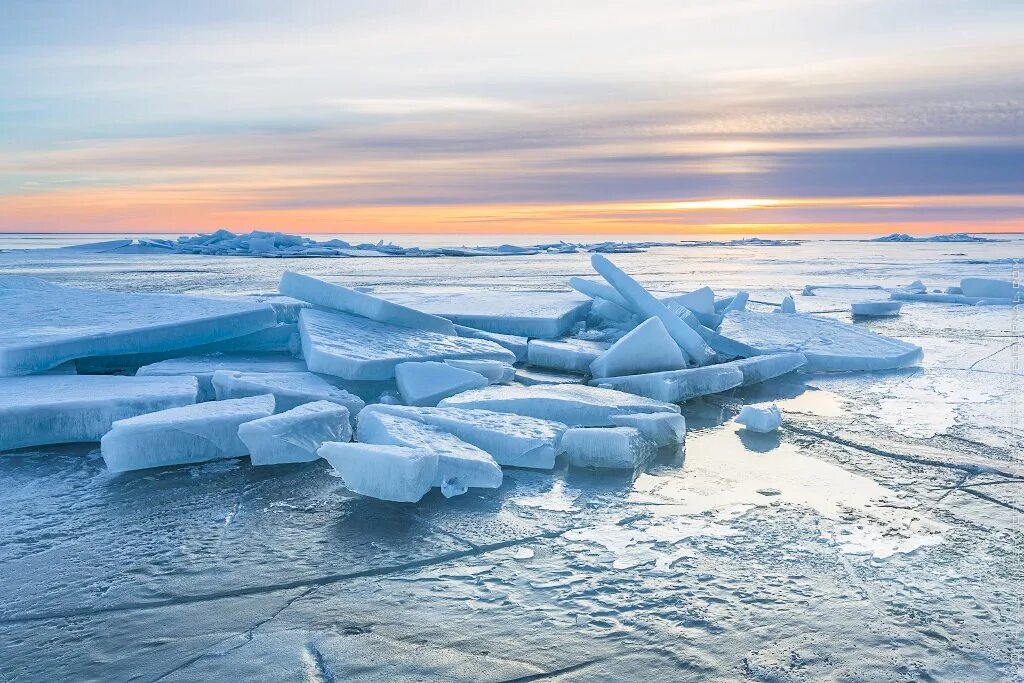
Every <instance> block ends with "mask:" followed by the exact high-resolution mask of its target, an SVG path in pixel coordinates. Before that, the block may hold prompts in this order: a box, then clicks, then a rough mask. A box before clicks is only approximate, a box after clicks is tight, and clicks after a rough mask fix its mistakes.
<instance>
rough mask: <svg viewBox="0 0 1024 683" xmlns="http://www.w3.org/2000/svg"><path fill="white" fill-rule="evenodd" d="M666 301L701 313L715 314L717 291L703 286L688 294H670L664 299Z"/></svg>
mask: <svg viewBox="0 0 1024 683" xmlns="http://www.w3.org/2000/svg"><path fill="white" fill-rule="evenodd" d="M662 302H664V303H669V302H672V303H676V304H679V305H680V306H685V307H686V308H688V309H690V310H691V311H693V312H694V313H701V314H704V315H709V316H713V315H715V293H714V291H712V289H711V288H710V287H706V286H705V287H701V288H700V289H695V290H693V291H692V292H687V293H686V294H677V295H675V296H670V297H668V298H666V299H662Z"/></svg>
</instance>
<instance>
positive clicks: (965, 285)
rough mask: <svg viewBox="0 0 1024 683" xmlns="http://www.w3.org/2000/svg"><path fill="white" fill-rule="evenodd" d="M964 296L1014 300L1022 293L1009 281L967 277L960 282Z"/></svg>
mask: <svg viewBox="0 0 1024 683" xmlns="http://www.w3.org/2000/svg"><path fill="white" fill-rule="evenodd" d="M960 289H961V291H962V292H963V294H964V296H971V297H978V298H981V299H1013V298H1014V297H1015V296H1017V295H1018V294H1019V293H1020V290H1019V289H1018V288H1015V287H1014V286H1013V283H1012V282H1010V281H1009V280H995V279H992V278H985V277H965V278H964V279H962V280H960Z"/></svg>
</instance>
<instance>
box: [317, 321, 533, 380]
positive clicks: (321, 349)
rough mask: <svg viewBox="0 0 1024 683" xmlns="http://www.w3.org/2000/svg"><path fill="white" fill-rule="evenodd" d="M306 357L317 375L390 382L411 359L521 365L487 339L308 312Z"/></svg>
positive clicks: (512, 356)
mask: <svg viewBox="0 0 1024 683" xmlns="http://www.w3.org/2000/svg"><path fill="white" fill-rule="evenodd" d="M299 334H300V336H301V338H302V355H303V357H304V358H305V359H306V365H307V366H308V367H309V369H310V370H311V371H312V372H318V373H322V374H325V375H333V376H335V377H341V378H343V379H350V380H384V379H391V378H392V377H394V376H395V366H397V365H398V364H399V363H405V362H408V361H430V360H433V361H443V360H445V359H449V358H451V359H460V358H468V359H484V360H499V361H503V362H506V363H513V362H515V356H514V355H513V354H512V353H511V352H509V351H508V350H506V349H505V348H503V347H501V346H498V345H497V344H495V343H494V342H491V341H487V340H486V339H473V338H468V337H454V336H449V335H445V334H438V333H436V332H427V331H425V330H416V329H411V328H408V327H398V326H396V325H386V324H384V323H379V322H375V321H373V320H369V319H367V318H361V317H358V316H355V315H350V314H348V313H337V312H334V311H322V310H315V309H308V310H303V311H302V312H301V313H300V314H299Z"/></svg>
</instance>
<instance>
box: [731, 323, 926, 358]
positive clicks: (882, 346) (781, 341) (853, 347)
mask: <svg viewBox="0 0 1024 683" xmlns="http://www.w3.org/2000/svg"><path fill="white" fill-rule="evenodd" d="M721 333H722V334H723V335H725V336H726V337H728V338H731V339H735V340H737V341H739V342H741V343H744V344H748V345H750V346H751V347H753V348H754V349H756V350H757V352H758V353H761V354H767V353H777V352H781V351H798V352H800V353H802V354H804V355H805V356H806V357H807V369H808V370H833V371H843V370H888V369H892V368H902V367H906V366H908V365H913V364H915V363H917V362H918V361H920V360H921V357H922V355H923V354H922V352H921V347H919V346H916V345H914V344H910V343H908V342H905V341H901V340H899V339H892V338H890V337H883V336H882V335H879V334H875V333H873V332H869V331H867V330H863V329H860V328H858V327H855V326H853V325H847V324H845V323H841V322H837V321H835V320H827V319H825V318H815V317H812V316H809V315H800V314H796V315H778V314H776V315H773V314H770V313H756V312H753V311H732V312H730V313H729V314H728V315H726V316H725V319H724V320H723V321H722V327H721Z"/></svg>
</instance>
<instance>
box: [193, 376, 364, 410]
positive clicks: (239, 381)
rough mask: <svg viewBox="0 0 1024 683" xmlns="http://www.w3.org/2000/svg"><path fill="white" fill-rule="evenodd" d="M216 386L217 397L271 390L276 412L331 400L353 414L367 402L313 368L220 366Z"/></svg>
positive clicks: (222, 397)
mask: <svg viewBox="0 0 1024 683" xmlns="http://www.w3.org/2000/svg"><path fill="white" fill-rule="evenodd" d="M213 389H214V391H215V392H216V395H217V400H218V401H223V400H225V399H232V398H245V397H247V396H261V395H263V394H271V395H272V396H273V397H274V404H275V406H276V407H275V412H278V413H283V412H285V411H286V410H291V409H292V408H297V407H298V406H300V405H302V404H303V403H312V402H313V401H330V402H331V403H337V404H338V405H342V406H345V408H346V409H347V410H348V412H349V414H351V415H352V416H353V417H355V416H356V415H358V414H359V411H360V410H362V409H363V406H364V405H365V404H364V403H363V400H362V399H361V398H359V397H358V396H355V395H353V394H350V393H349V392H347V391H345V390H344V389H340V388H338V387H336V386H334V385H333V384H331V383H330V382H328V381H327V380H325V379H323V378H322V377H318V376H317V375H314V374H313V373H312V372H236V371H234V370H217V371H216V372H215V373H213Z"/></svg>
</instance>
